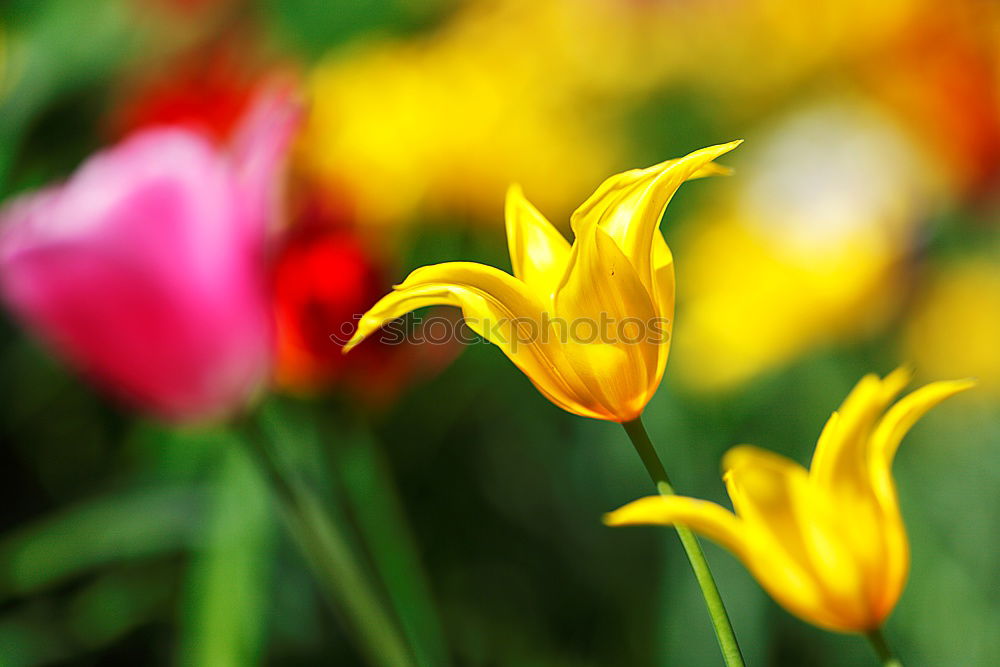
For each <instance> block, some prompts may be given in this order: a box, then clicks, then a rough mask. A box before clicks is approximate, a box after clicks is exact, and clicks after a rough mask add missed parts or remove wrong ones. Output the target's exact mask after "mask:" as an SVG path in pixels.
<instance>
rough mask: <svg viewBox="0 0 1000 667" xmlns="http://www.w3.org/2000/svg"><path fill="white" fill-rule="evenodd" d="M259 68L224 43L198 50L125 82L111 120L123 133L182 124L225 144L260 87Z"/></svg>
mask: <svg viewBox="0 0 1000 667" xmlns="http://www.w3.org/2000/svg"><path fill="white" fill-rule="evenodd" d="M261 79H262V77H261V76H260V73H259V72H258V71H256V70H255V68H252V67H251V66H250V65H248V64H247V63H246V62H245V61H244V60H242V59H241V57H240V55H239V46H238V45H237V44H235V43H228V42H227V43H226V44H224V45H222V46H213V47H210V48H206V49H199V50H197V51H195V52H193V53H190V54H188V55H186V56H184V57H182V58H180V59H179V60H177V61H175V62H174V63H172V64H171V65H169V67H167V68H166V69H163V70H160V71H158V72H155V73H153V74H151V75H150V74H147V75H144V77H142V78H141V79H139V80H137V81H136V82H134V83H132V84H131V85H130V86H128V87H127V89H126V91H125V93H124V99H123V100H121V101H120V102H119V103H118V105H117V107H116V109H115V112H114V114H113V116H112V118H111V121H110V129H111V133H112V135H113V136H115V137H121V136H125V135H128V134H130V133H131V132H133V131H135V130H138V129H142V128H147V127H152V126H161V125H170V126H174V127H177V126H181V127H185V128H188V129H191V130H194V131H197V132H201V133H203V134H206V135H207V136H209V137H210V138H212V139H214V140H215V141H216V142H219V143H224V142H226V141H227V140H228V139H229V138H230V134H231V133H232V131H233V129H234V128H235V127H236V125H237V122H238V121H239V119H240V117H241V116H242V115H243V113H244V112H245V111H246V109H247V106H248V104H249V103H250V100H252V99H253V97H254V94H255V93H256V91H257V90H258V89H259V87H260V81H261Z"/></svg>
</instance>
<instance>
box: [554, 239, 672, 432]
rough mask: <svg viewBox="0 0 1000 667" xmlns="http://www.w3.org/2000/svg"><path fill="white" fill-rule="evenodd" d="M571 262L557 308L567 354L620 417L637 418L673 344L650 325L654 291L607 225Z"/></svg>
mask: <svg viewBox="0 0 1000 667" xmlns="http://www.w3.org/2000/svg"><path fill="white" fill-rule="evenodd" d="M569 267H570V268H569V271H568V273H567V274H566V277H565V279H564V281H563V283H562V284H561V285H560V286H559V289H558V290H557V291H556V297H555V311H556V313H557V314H558V315H559V317H560V318H561V320H562V322H563V323H565V324H566V325H567V326H568V328H569V331H568V334H569V335H568V336H567V337H566V344H565V345H564V346H563V349H564V352H565V355H566V358H567V359H568V360H569V363H570V365H571V366H572V367H573V369H574V370H575V371H576V374H577V375H578V376H579V377H580V379H581V381H582V382H583V384H584V385H585V386H586V387H587V389H588V391H589V393H590V394H591V395H592V396H594V397H596V398H597V400H598V401H599V402H600V403H601V404H602V405H603V406H605V408H606V409H607V410H608V412H610V413H612V414H615V415H616V420H617V421H628V420H630V419H634V418H635V417H637V416H638V415H639V414H640V413H641V412H642V409H643V407H644V406H645V405H646V403H647V402H648V400H649V397H650V395H651V394H652V392H653V391H655V389H656V386H655V383H654V382H653V380H654V378H655V377H656V372H657V370H658V365H659V360H658V356H659V354H660V352H661V348H662V347H665V346H666V344H667V343H665V342H655V341H654V339H653V338H652V336H651V332H650V331H648V326H649V323H650V322H652V321H653V320H655V318H656V310H655V309H654V307H653V304H652V302H651V301H650V294H649V293H648V292H647V291H646V289H645V288H644V287H643V285H642V283H641V282H640V280H639V276H638V275H636V272H635V269H634V268H633V267H632V264H631V263H630V262H629V261H628V258H626V257H625V255H624V254H623V253H622V251H621V250H620V249H619V248H618V246H617V244H615V242H614V241H613V240H612V239H611V237H610V236H608V234H607V233H605V232H604V231H603V230H602V229H599V228H596V227H595V228H592V229H590V230H589V238H580V239H577V243H575V244H574V246H573V253H572V255H571V257H570V261H569ZM584 329H586V331H585V332H584ZM633 333H637V338H636V339H633V338H631V337H630V336H631V334H633ZM664 353H665V352H664Z"/></svg>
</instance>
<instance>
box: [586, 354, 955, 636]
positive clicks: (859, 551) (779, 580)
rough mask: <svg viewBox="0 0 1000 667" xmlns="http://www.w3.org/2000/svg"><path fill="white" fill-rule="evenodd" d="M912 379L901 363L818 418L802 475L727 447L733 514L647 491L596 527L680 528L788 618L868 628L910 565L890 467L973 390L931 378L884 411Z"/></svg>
mask: <svg viewBox="0 0 1000 667" xmlns="http://www.w3.org/2000/svg"><path fill="white" fill-rule="evenodd" d="M909 379H910V374H909V372H908V371H905V370H902V369H900V370H897V371H895V372H894V373H892V374H890V375H889V376H887V377H886V378H885V379H880V378H878V377H877V376H875V375H868V376H867V377H865V378H863V379H862V380H861V381H860V382H859V383H858V385H857V386H856V387H855V388H854V390H853V391H852V392H851V394H850V395H849V396H848V397H847V399H846V400H845V401H844V403H843V405H841V407H840V410H839V411H837V412H834V413H833V416H832V417H830V420H829V421H828V422H827V423H826V427H825V428H824V429H823V433H822V435H820V438H819V444H817V446H816V452H815V454H814V455H813V460H812V466H811V468H810V469H809V470H806V469H805V468H804V467H802V466H801V465H799V464H798V463H795V462H793V461H791V460H789V459H787V458H785V457H783V456H779V455H777V454H773V453H771V452H768V451H765V450H762V449H757V448H755V447H751V446H748V445H742V446H739V447H735V448H733V449H732V450H730V451H729V452H728V453H727V454H726V456H725V458H724V460H723V468H724V470H725V475H724V479H725V481H726V487H727V490H728V491H729V497H730V498H731V499H732V502H733V507H734V508H735V510H736V512H735V514H734V513H732V512H730V511H728V510H726V509H725V508H723V507H721V506H719V505H716V504H715V503H711V502H706V501H702V500H696V499H694V498H686V497H683V496H670V497H662V496H655V497H648V498H642V499H640V500H637V501H635V502H632V503H629V504H628V505H625V506H624V507H622V508H620V509H618V510H616V511H614V512H612V513H610V514H608V515H607V516H606V517H605V522H606V523H607V524H609V525H613V526H620V525H631V524H662V525H672V524H682V525H685V526H688V527H690V528H691V529H692V530H694V531H696V532H699V533H701V534H702V535H704V536H706V537H708V538H710V539H712V540H714V541H716V542H718V543H719V544H720V545H722V546H723V547H725V548H726V549H728V550H729V551H731V552H732V553H733V554H734V555H736V556H737V557H738V558H739V559H740V560H741V561H743V563H744V564H745V565H746V566H747V568H748V569H749V570H750V571H751V572H752V573H753V575H754V576H755V577H756V578H757V580H758V581H759V582H760V584H761V585H762V586H763V587H764V588H765V589H766V590H767V591H768V593H770V594H771V596H772V597H774V599H775V600H777V601H778V602H779V603H781V604H782V605H783V606H784V607H785V608H786V609H788V610H789V611H790V612H792V613H793V614H795V615H797V616H799V617H800V618H802V619H804V620H806V621H809V622H810V623H813V624H815V625H817V626H820V627H822V628H826V629H829V630H836V631H841V632H861V633H869V632H873V631H875V630H877V629H878V628H879V626H881V624H882V622H883V621H884V620H885V618H886V617H887V616H888V615H889V613H890V612H891V611H892V608H893V607H894V606H895V604H896V601H897V600H898V599H899V595H900V593H901V592H902V590H903V584H904V583H905V581H906V575H907V572H908V570H909V564H910V556H909V545H908V543H907V539H906V531H905V529H904V527H903V520H902V517H901V516H900V512H899V504H898V499H897V496H896V487H895V483H894V481H893V478H892V471H891V466H892V460H893V457H894V456H895V454H896V449H897V448H898V447H899V444H900V441H901V440H902V438H903V436H904V435H905V434H906V432H907V431H908V430H909V429H910V428H911V427H912V426H913V424H914V423H916V421H917V420H918V419H919V418H920V417H922V416H923V415H924V414H925V413H926V412H927V411H928V410H930V409H931V408H932V407H934V406H935V405H937V404H938V403H940V402H941V401H943V400H944V399H946V398H948V397H949V396H952V395H953V394H956V393H958V392H960V391H964V390H966V389H968V388H970V387H971V386H972V385H973V382H972V381H970V380H956V381H949V382H934V383H932V384H929V385H927V386H924V387H922V388H920V389H918V390H917V391H914V392H913V393H911V394H910V395H908V396H906V397H905V398H903V399H902V400H900V401H899V402H897V403H896V404H895V405H893V406H892V407H891V408H889V409H888V411H886V408H887V407H888V406H889V404H890V403H891V402H892V400H893V399H894V398H895V397H896V396H897V395H898V394H899V392H900V391H901V390H902V389H903V387H904V386H905V385H906V384H907V383H908V382H909ZM883 413H884V414H883Z"/></svg>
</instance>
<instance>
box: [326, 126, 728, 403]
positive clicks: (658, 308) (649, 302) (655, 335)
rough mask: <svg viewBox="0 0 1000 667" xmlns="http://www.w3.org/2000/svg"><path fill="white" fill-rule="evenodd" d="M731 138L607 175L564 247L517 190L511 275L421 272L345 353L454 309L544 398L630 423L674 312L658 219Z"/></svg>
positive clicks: (447, 267)
mask: <svg viewBox="0 0 1000 667" xmlns="http://www.w3.org/2000/svg"><path fill="white" fill-rule="evenodd" d="M739 143H740V142H738V141H734V142H731V143H728V144H722V145H719V146H712V147H709V148H704V149H702V150H699V151H695V152H694V153H691V154H690V155H687V156H686V157H683V158H680V159H677V160H668V161H667V162H663V163H661V164H658V165H655V166H653V167H649V168H648V169H636V170H632V171H627V172H625V173H622V174H618V175H616V176H612V177H611V178H609V179H608V180H606V181H605V182H604V183H602V184H601V185H600V186H599V187H598V188H597V190H596V191H595V192H594V194H593V195H591V196H590V198H589V199H587V200H586V201H585V202H584V203H583V204H582V205H581V206H580V207H579V208H578V209H577V210H576V212H574V213H573V217H572V221H571V222H572V227H573V231H574V234H575V237H576V238H575V240H574V242H573V245H572V247H571V246H570V244H569V243H568V242H567V241H566V239H564V238H563V237H562V235H561V234H559V232H558V231H557V230H556V229H555V228H554V227H553V226H552V224H551V223H550V222H549V221H548V220H546V219H545V217H544V216H543V215H542V214H541V213H539V211H538V210H537V209H536V208H535V207H534V206H532V205H531V204H530V203H529V202H528V201H527V200H526V199H525V198H524V195H523V194H522V193H521V189H520V188H519V187H512V188H511V189H510V190H509V192H508V196H507V210H506V218H507V242H508V245H509V248H510V258H511V264H512V265H513V269H514V275H513V276H511V275H510V274H507V273H504V272H503V271H500V270H499V269H496V268H494V267H491V266H485V265H482V264H475V263H472V262H448V263H445V264H436V265H434V266H425V267H423V268H420V269H417V270H416V271H414V272H413V273H411V274H410V275H409V277H407V279H406V280H405V281H403V283H402V284H401V285H398V286H397V287H396V289H395V291H394V292H392V293H391V294H389V295H387V296H385V297H383V298H382V300H380V301H379V302H378V303H377V304H375V306H373V307H372V308H371V310H369V311H368V312H367V313H366V314H365V315H364V316H363V317H362V318H361V321H360V323H359V325H358V329H357V333H356V334H355V335H354V337H353V338H352V339H351V341H350V342H349V343H348V344H347V345H346V346H345V347H344V351H345V352H346V351H348V350H350V349H351V348H352V347H354V346H355V345H357V344H358V343H359V342H361V341H362V340H363V339H364V338H365V337H367V336H368V335H370V334H371V333H372V332H374V331H375V330H376V329H378V328H379V327H381V326H382V325H383V324H385V323H386V322H389V321H391V320H393V319H396V318H398V317H400V316H402V315H404V314H406V313H408V312H410V311H412V310H414V309H417V308H421V307H424V306H431V305H448V306H457V307H459V308H461V309H462V312H463V315H464V317H465V321H466V324H468V326H469V327H470V328H471V329H472V330H473V331H475V332H476V333H477V334H479V335H480V336H482V337H483V338H485V339H486V340H488V341H490V342H492V343H495V344H496V345H497V346H499V347H500V349H501V350H503V352H504V354H506V355H507V357H508V358H509V359H510V360H511V361H513V362H514V364H515V365H516V366H517V367H518V368H520V369H521V370H522V371H523V372H524V373H525V375H527V376H528V378H529V379H531V381H532V382H533V383H534V384H535V386H536V387H537V388H538V389H539V391H541V392H542V394H544V395H545V396H546V397H547V398H548V399H549V400H551V401H552V402H553V403H555V404H556V405H558V406H559V407H561V408H563V409H564V410H568V411H569V412H573V413H575V414H578V415H582V416H585V417H594V418H597V419H607V420H610V421H617V422H626V421H631V420H633V419H635V418H636V417H638V416H639V415H640V414H641V413H642V410H643V408H644V407H645V406H646V403H647V402H648V401H649V399H650V398H651V397H652V395H653V393H654V392H655V391H656V388H657V387H658V386H659V383H660V380H661V378H662V377H663V371H664V367H665V366H666V363H667V352H668V350H669V343H670V329H671V325H672V318H673V310H674V269H673V258H672V257H671V254H670V249H669V248H668V247H667V244H666V242H665V241H664V240H663V236H662V235H661V233H660V229H659V223H660V217H661V216H662V215H663V212H664V209H665V208H666V206H667V203H668V202H669V201H670V199H671V198H672V197H673V195H674V192H676V190H677V188H678V187H680V185H681V183H683V182H684V181H686V180H688V179H690V178H694V177H698V176H704V175H708V174H712V173H719V172H720V171H722V168H720V167H718V166H717V165H715V164H714V163H713V162H712V160H714V159H716V158H717V157H719V156H720V155H722V154H724V153H727V152H728V151H730V150H732V149H733V148H735V147H736V146H737V145H739Z"/></svg>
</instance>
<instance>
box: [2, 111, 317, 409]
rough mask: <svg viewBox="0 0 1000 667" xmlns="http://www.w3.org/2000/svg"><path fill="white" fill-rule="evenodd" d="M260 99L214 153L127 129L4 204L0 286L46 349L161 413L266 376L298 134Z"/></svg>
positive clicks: (214, 399) (220, 405)
mask: <svg viewBox="0 0 1000 667" xmlns="http://www.w3.org/2000/svg"><path fill="white" fill-rule="evenodd" d="M297 118H298V109H297V108H296V107H295V105H293V104H291V103H290V102H289V98H288V96H286V95H281V96H275V95H273V94H272V95H269V96H268V97H265V98H263V99H262V100H261V101H260V103H258V104H257V105H256V106H255V107H254V109H253V110H252V111H251V112H250V114H249V115H248V118H247V120H246V121H245V123H244V126H243V127H242V129H241V131H239V132H237V133H236V135H235V136H236V142H235V145H234V146H232V147H231V148H230V150H229V151H225V152H224V151H221V150H220V149H218V148H217V147H215V146H213V144H212V143H210V142H209V141H208V140H207V139H206V138H205V137H202V136H201V135H198V134H196V133H194V132H191V131H188V130H184V129H179V128H166V127H165V128H156V129H150V130H145V131H142V132H138V133H136V134H134V135H132V136H131V137H130V138H128V139H126V140H125V141H123V142H122V143H121V144H119V145H117V146H115V147H114V148H111V149H109V150H106V151H104V152H101V153H99V154H97V155H95V156H93V157H91V158H90V159H89V160H87V161H86V163H84V164H83V165H82V166H81V167H80V168H79V169H78V170H77V171H76V173H75V174H73V176H72V177H71V178H70V179H69V181H68V182H67V183H65V184H63V185H58V186H54V187H49V188H47V189H44V190H41V191H39V192H36V193H33V194H29V195H26V196H22V197H20V198H19V199H16V200H15V201H13V202H11V203H10V204H9V205H8V206H6V207H5V208H4V209H3V210H2V211H0V293H2V296H3V297H4V298H5V299H6V301H7V303H8V304H9V306H10V308H11V309H12V310H13V311H14V312H15V313H16V314H17V315H18V316H19V317H20V318H21V320H23V322H25V323H26V324H27V326H29V327H30V328H32V329H34V330H35V331H36V332H37V333H38V335H39V336H40V337H41V338H43V339H44V340H45V341H46V342H47V343H48V344H49V345H50V346H51V347H52V348H53V349H54V350H55V351H57V352H58V353H60V354H61V355H62V356H64V357H65V358H67V359H68V360H70V361H71V362H72V363H73V364H74V365H76V366H77V367H78V368H79V369H80V370H82V371H83V372H84V373H86V374H87V375H88V376H90V377H92V378H93V379H94V380H95V381H97V382H98V383H99V384H101V385H103V386H104V387H105V388H107V389H108V390H110V391H112V392H113V393H115V394H117V395H119V396H120V397H123V398H125V399H126V400H127V401H129V402H130V403H132V404H135V405H138V406H140V407H142V408H144V409H146V410H149V411H151V412H153V413H155V414H157V415H159V416H161V417H165V418H168V419H171V420H182V421H190V420H203V419H210V418H216V417H221V416H224V415H226V414H227V413H231V412H232V411H234V410H236V409H238V408H239V407H241V406H242V405H243V404H244V403H245V402H246V401H247V400H248V398H250V397H251V395H252V394H253V393H254V392H255V391H256V390H257V389H258V388H259V387H260V385H261V383H262V382H263V381H264V380H265V379H266V378H267V377H268V376H269V373H270V369H271V360H272V351H273V347H274V345H273V322H272V316H271V308H270V305H269V300H268V294H267V266H266V264H265V241H266V237H267V234H268V225H269V224H270V223H271V222H273V218H274V215H273V213H274V211H275V209H276V203H277V197H276V187H277V185H278V183H279V182H280V179H279V175H280V167H281V165H282V162H283V158H284V155H285V153H286V151H287V148H288V145H289V143H290V140H291V137H292V134H293V131H294V129H295V127H296V125H297Z"/></svg>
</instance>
